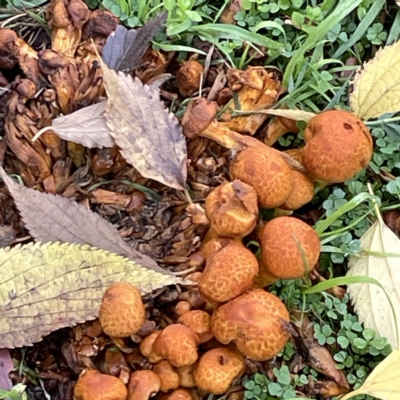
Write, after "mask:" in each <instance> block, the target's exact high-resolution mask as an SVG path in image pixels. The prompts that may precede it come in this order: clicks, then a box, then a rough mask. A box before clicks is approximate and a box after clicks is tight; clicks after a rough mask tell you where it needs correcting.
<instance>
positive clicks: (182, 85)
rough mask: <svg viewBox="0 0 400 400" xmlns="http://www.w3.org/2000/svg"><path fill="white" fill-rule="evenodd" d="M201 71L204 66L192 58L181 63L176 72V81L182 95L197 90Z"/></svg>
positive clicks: (188, 94) (201, 74) (188, 95)
mask: <svg viewBox="0 0 400 400" xmlns="http://www.w3.org/2000/svg"><path fill="white" fill-rule="evenodd" d="M203 72H204V67H203V66H202V65H201V64H200V63H199V62H198V61H196V60H194V59H190V60H189V61H185V62H184V63H183V64H182V66H181V67H180V68H179V70H178V72H177V74H176V83H177V85H178V90H179V93H180V94H181V95H182V96H183V97H190V96H191V95H192V94H193V93H195V92H197V91H198V90H199V88H200V84H201V79H202V78H203Z"/></svg>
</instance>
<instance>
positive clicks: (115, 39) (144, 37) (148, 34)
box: [102, 12, 168, 73]
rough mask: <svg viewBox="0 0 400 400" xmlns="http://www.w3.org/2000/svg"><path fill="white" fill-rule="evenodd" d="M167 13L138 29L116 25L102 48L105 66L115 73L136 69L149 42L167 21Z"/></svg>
mask: <svg viewBox="0 0 400 400" xmlns="http://www.w3.org/2000/svg"><path fill="white" fill-rule="evenodd" d="M167 15H168V14H167V13H166V12H164V13H161V14H159V15H158V16H157V17H156V18H154V19H152V20H150V21H149V22H147V23H146V24H145V25H144V26H142V27H141V28H138V29H135V30H133V29H131V30H128V29H126V28H124V27H123V26H122V25H118V26H117V29H116V31H115V32H113V33H112V34H111V35H110V36H109V37H108V38H107V42H106V44H105V46H104V47H103V51H102V57H103V60H104V62H105V63H106V64H107V66H108V67H109V68H111V69H114V70H116V71H124V72H127V73H128V72H131V71H132V70H133V69H135V68H137V67H138V66H139V63H140V59H141V58H142V57H143V55H144V53H145V52H146V50H147V48H148V47H149V44H150V40H151V39H152V38H153V36H154V35H155V34H156V33H157V32H158V31H159V30H160V29H161V27H162V26H163V25H164V24H165V22H166V20H167Z"/></svg>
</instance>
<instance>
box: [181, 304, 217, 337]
mask: <svg viewBox="0 0 400 400" xmlns="http://www.w3.org/2000/svg"><path fill="white" fill-rule="evenodd" d="M178 323H180V324H182V325H185V326H187V327H188V328H190V329H191V330H192V331H193V332H194V333H195V334H196V335H197V336H198V338H199V343H205V342H208V341H209V340H210V339H212V338H213V337H214V335H213V333H212V332H211V325H210V323H211V316H210V315H209V314H207V313H206V312H205V311H202V310H192V311H188V312H186V313H184V314H183V315H181V316H180V317H179V318H178Z"/></svg>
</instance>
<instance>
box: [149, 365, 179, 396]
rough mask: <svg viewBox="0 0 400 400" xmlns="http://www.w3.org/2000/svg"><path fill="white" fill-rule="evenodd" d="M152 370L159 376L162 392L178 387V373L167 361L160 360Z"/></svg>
mask: <svg viewBox="0 0 400 400" xmlns="http://www.w3.org/2000/svg"><path fill="white" fill-rule="evenodd" d="M153 371H154V372H155V373H156V374H157V375H158V376H159V377H160V380H161V387H160V390H161V391H162V392H164V393H167V392H169V391H170V390H171V389H178V387H179V375H178V372H177V371H176V370H175V368H174V367H173V366H172V365H171V363H170V362H169V361H167V360H163V361H160V362H159V363H158V364H156V365H155V366H154V368H153Z"/></svg>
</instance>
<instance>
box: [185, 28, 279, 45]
mask: <svg viewBox="0 0 400 400" xmlns="http://www.w3.org/2000/svg"><path fill="white" fill-rule="evenodd" d="M189 31H190V32H193V33H197V34H199V35H201V34H203V33H208V34H209V35H213V36H214V37H216V38H221V39H232V40H242V41H245V42H250V43H253V44H256V45H258V46H266V47H268V48H269V49H273V50H279V49H282V48H283V44H282V43H279V42H276V41H275V40H272V39H269V38H267V37H266V36H264V35H260V34H258V33H254V32H250V31H247V30H246V29H243V28H241V27H239V26H235V25H227V24H204V25H196V26H193V27H191V28H190V29H189Z"/></svg>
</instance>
